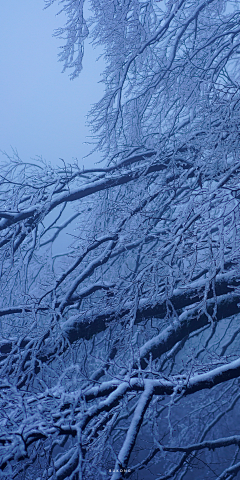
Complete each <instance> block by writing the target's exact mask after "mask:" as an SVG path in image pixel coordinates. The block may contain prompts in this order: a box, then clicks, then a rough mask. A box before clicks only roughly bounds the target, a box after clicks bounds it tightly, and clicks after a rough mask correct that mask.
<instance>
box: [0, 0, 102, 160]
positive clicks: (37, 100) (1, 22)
mask: <svg viewBox="0 0 240 480" xmlns="http://www.w3.org/2000/svg"><path fill="white" fill-rule="evenodd" d="M43 8H44V1H43V0H21V1H20V0H7V1H1V2H0V44H1V55H0V115H1V124H0V125H1V128H0V150H4V151H6V152H7V153H8V154H11V147H12V148H14V149H16V150H17V151H18V154H19V156H20V158H21V159H22V160H23V161H29V160H30V159H31V158H34V157H36V156H38V155H39V156H42V157H43V159H45V160H47V161H48V162H51V163H52V164H57V163H60V162H59V158H60V157H61V158H63V159H64V160H65V161H66V162H71V161H72V159H73V158H74V159H75V158H78V160H79V164H80V165H82V164H84V166H87V165H93V163H94V161H95V162H96V161H98V160H99V159H100V157H98V156H97V154H94V156H93V158H91V160H90V159H84V160H82V157H84V155H86V154H87V153H88V152H89V151H90V147H89V146H87V145H84V142H86V141H88V140H89V139H88V138H87V137H88V135H90V131H89V130H88V128H87V127H86V125H85V121H86V115H87V113H88V111H89V109H90V107H91V105H92V104H93V103H95V102H96V101H98V100H99V99H100V97H101V93H102V91H103V88H102V85H99V84H98V81H99V80H100V72H101V71H102V70H103V62H102V61H101V60H99V61H98V62H96V58H97V56H98V55H99V51H98V52H96V50H93V48H92V47H91V46H90V45H87V46H86V49H85V58H84V62H83V71H82V73H81V75H80V77H79V78H77V79H75V80H73V81H70V79H69V76H68V75H69V73H70V72H67V71H66V72H65V73H61V70H62V68H63V65H62V64H61V63H60V62H58V58H57V54H58V52H59V49H58V47H59V46H60V45H61V41H60V40H59V39H57V38H55V37H52V34H53V32H54V29H56V28H58V27H60V26H63V24H64V21H65V16H64V15H63V14H61V15H58V16H56V13H57V12H58V11H59V10H60V7H59V6H57V4H56V5H55V4H54V5H53V6H51V7H49V8H48V9H46V10H43Z"/></svg>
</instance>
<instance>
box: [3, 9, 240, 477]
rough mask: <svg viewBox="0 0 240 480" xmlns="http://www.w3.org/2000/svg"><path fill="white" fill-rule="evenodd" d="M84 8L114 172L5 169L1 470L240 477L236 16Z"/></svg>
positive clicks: (99, 145) (80, 29)
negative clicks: (97, 54)
mask: <svg viewBox="0 0 240 480" xmlns="http://www.w3.org/2000/svg"><path fill="white" fill-rule="evenodd" d="M53 1H54V0H50V1H47V2H45V3H46V6H48V5H51V4H52V3H53ZM83 3H84V2H83V1H78V0H62V1H60V2H59V4H61V9H62V11H63V12H65V13H66V15H67V23H66V25H65V27H62V28H61V27H60V29H59V31H58V32H57V34H59V35H60V37H65V41H66V44H65V46H64V47H63V49H62V53H61V56H60V58H61V60H62V61H63V62H64V69H66V68H69V67H70V68H73V72H72V77H75V76H77V75H78V73H79V72H80V71H81V68H82V56H83V52H84V40H85V39H86V38H87V36H89V38H91V39H92V41H93V43H95V44H99V45H101V46H102V51H103V55H104V56H105V61H106V71H105V72H104V74H103V81H104V84H105V93H104V96H103V98H102V100H100V101H99V103H98V104H97V105H95V107H94V108H93V111H92V113H91V116H90V122H91V125H92V128H93V132H94V135H95V140H96V149H98V150H97V151H98V152H99V160H102V163H101V164H100V166H99V164H97V166H96V168H92V169H85V170H83V169H81V168H79V166H78V164H77V163H76V164H70V165H68V164H65V163H64V162H63V165H62V166H59V167H56V168H53V167H52V166H51V165H50V164H46V163H44V162H41V161H36V162H32V163H25V162H24V161H22V160H21V159H19V158H18V156H17V155H16V154H15V155H13V157H11V158H10V157H7V156H6V157H5V162H3V163H2V165H1V174H0V178H1V182H0V272H1V282H0V289H1V290H0V291H1V295H0V302H1V303H0V322H1V323H0V333H1V339H0V371H1V377H0V425H1V433H0V471H1V475H2V476H3V478H6V479H11V480H13V479H15V478H18V479H21V480H22V479H32V478H36V479H37V480H40V479H46V480H47V479H51V480H55V479H57V480H64V479H70V480H78V479H82V480H85V479H86V480H87V479H88V480H91V479H92V480H93V479H94V480H95V479H97V480H98V479H100V480H101V479H111V480H120V479H124V478H131V479H132V480H135V479H137V478H144V479H147V480H160V479H161V480H166V479H170V478H172V479H175V480H182V479H186V480H190V479H192V478H194V479H196V480H200V479H201V480H202V479H203V478H209V479H216V478H217V479H222V480H223V479H225V480H230V479H233V478H234V477H235V478H237V475H238V474H239V473H238V472H239V471H240V452H239V445H240V436H239V427H238V425H239V413H238V411H239V408H238V407H239V400H240V394H239V378H240V355H239V341H240V327H239V318H240V317H239V311H240V270H239V248H240V240H239V239H240V208H239V200H240V186H239V185H240V157H239V147H240V123H239V119H240V115H239V113H240V85H239V73H238V62H239V54H240V50H239V46H240V28H239V17H240V4H239V2H238V1H236V2H231V1H227V0H207V1H206V0H204V1H203V0H194V1H191V0H169V1H156V0H146V1H142V0H130V1H125V0H123V1H121V2H120V1H117V0H116V1H115V0H114V1H112V0H111V1H108V0H105V1H103V0H98V1H97V0H92V1H91V2H90V5H89V8H90V9H91V11H92V18H91V19H88V18H87V17H86V15H85V12H84V8H83V7H84V6H83ZM85 17H86V18H85ZM66 232H67V233H68V235H69V238H71V240H70V241H69V242H68V245H66V244H65V242H64V235H65V233H66Z"/></svg>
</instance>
